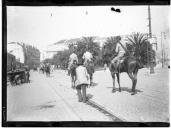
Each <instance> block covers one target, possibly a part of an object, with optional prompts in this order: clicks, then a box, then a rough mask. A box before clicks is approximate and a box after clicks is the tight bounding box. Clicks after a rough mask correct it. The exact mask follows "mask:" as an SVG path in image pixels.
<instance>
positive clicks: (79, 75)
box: [75, 63, 90, 103]
mask: <svg viewBox="0 0 171 128" xmlns="http://www.w3.org/2000/svg"><path fill="white" fill-rule="evenodd" d="M75 83H76V89H77V94H78V101H79V102H82V101H83V102H84V103H85V102H86V101H87V99H86V87H87V86H88V84H89V83H90V82H89V74H88V72H87V69H86V67H84V66H83V64H82V63H80V64H78V67H77V68H76V82H75ZM81 90H82V93H81Z"/></svg>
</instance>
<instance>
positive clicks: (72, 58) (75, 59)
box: [68, 49, 78, 75]
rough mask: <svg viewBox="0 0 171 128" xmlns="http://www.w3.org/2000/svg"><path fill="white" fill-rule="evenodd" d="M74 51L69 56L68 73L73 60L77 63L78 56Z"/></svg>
mask: <svg viewBox="0 0 171 128" xmlns="http://www.w3.org/2000/svg"><path fill="white" fill-rule="evenodd" d="M75 52H76V50H75V49H74V51H73V53H72V54H71V55H70V56H69V64H68V75H70V68H71V65H72V64H73V62H74V61H76V63H78V57H77V55H76V53H75Z"/></svg>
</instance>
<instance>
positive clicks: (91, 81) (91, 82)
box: [90, 75, 93, 86]
mask: <svg viewBox="0 0 171 128" xmlns="http://www.w3.org/2000/svg"><path fill="white" fill-rule="evenodd" d="M92 78H93V77H92V75H90V86H92V84H93V79H92Z"/></svg>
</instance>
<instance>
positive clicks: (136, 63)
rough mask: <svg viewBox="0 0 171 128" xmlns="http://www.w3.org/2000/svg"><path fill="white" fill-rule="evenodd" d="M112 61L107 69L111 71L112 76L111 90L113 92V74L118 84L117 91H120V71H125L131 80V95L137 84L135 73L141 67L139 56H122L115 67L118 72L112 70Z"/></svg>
mask: <svg viewBox="0 0 171 128" xmlns="http://www.w3.org/2000/svg"><path fill="white" fill-rule="evenodd" d="M114 67H115V66H114V63H113V62H112V61H111V63H110V65H109V70H110V72H111V75H112V78H113V89H112V92H115V74H116V76H117V82H118V84H119V92H121V87H120V73H122V72H126V73H127V74H128V76H129V77H130V78H131V80H132V93H131V95H134V94H135V93H136V92H135V88H136V84H137V73H138V70H139V69H141V68H143V66H142V65H141V61H140V58H136V57H135V56H125V57H123V62H121V63H120V64H119V66H118V68H117V70H118V73H115V72H114Z"/></svg>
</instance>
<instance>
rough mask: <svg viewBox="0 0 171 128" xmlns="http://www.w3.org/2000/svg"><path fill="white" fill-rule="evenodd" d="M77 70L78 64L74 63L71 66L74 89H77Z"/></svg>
mask: <svg viewBox="0 0 171 128" xmlns="http://www.w3.org/2000/svg"><path fill="white" fill-rule="evenodd" d="M76 68H77V62H76V61H74V62H73V64H71V67H70V75H71V80H72V88H75V81H76Z"/></svg>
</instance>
